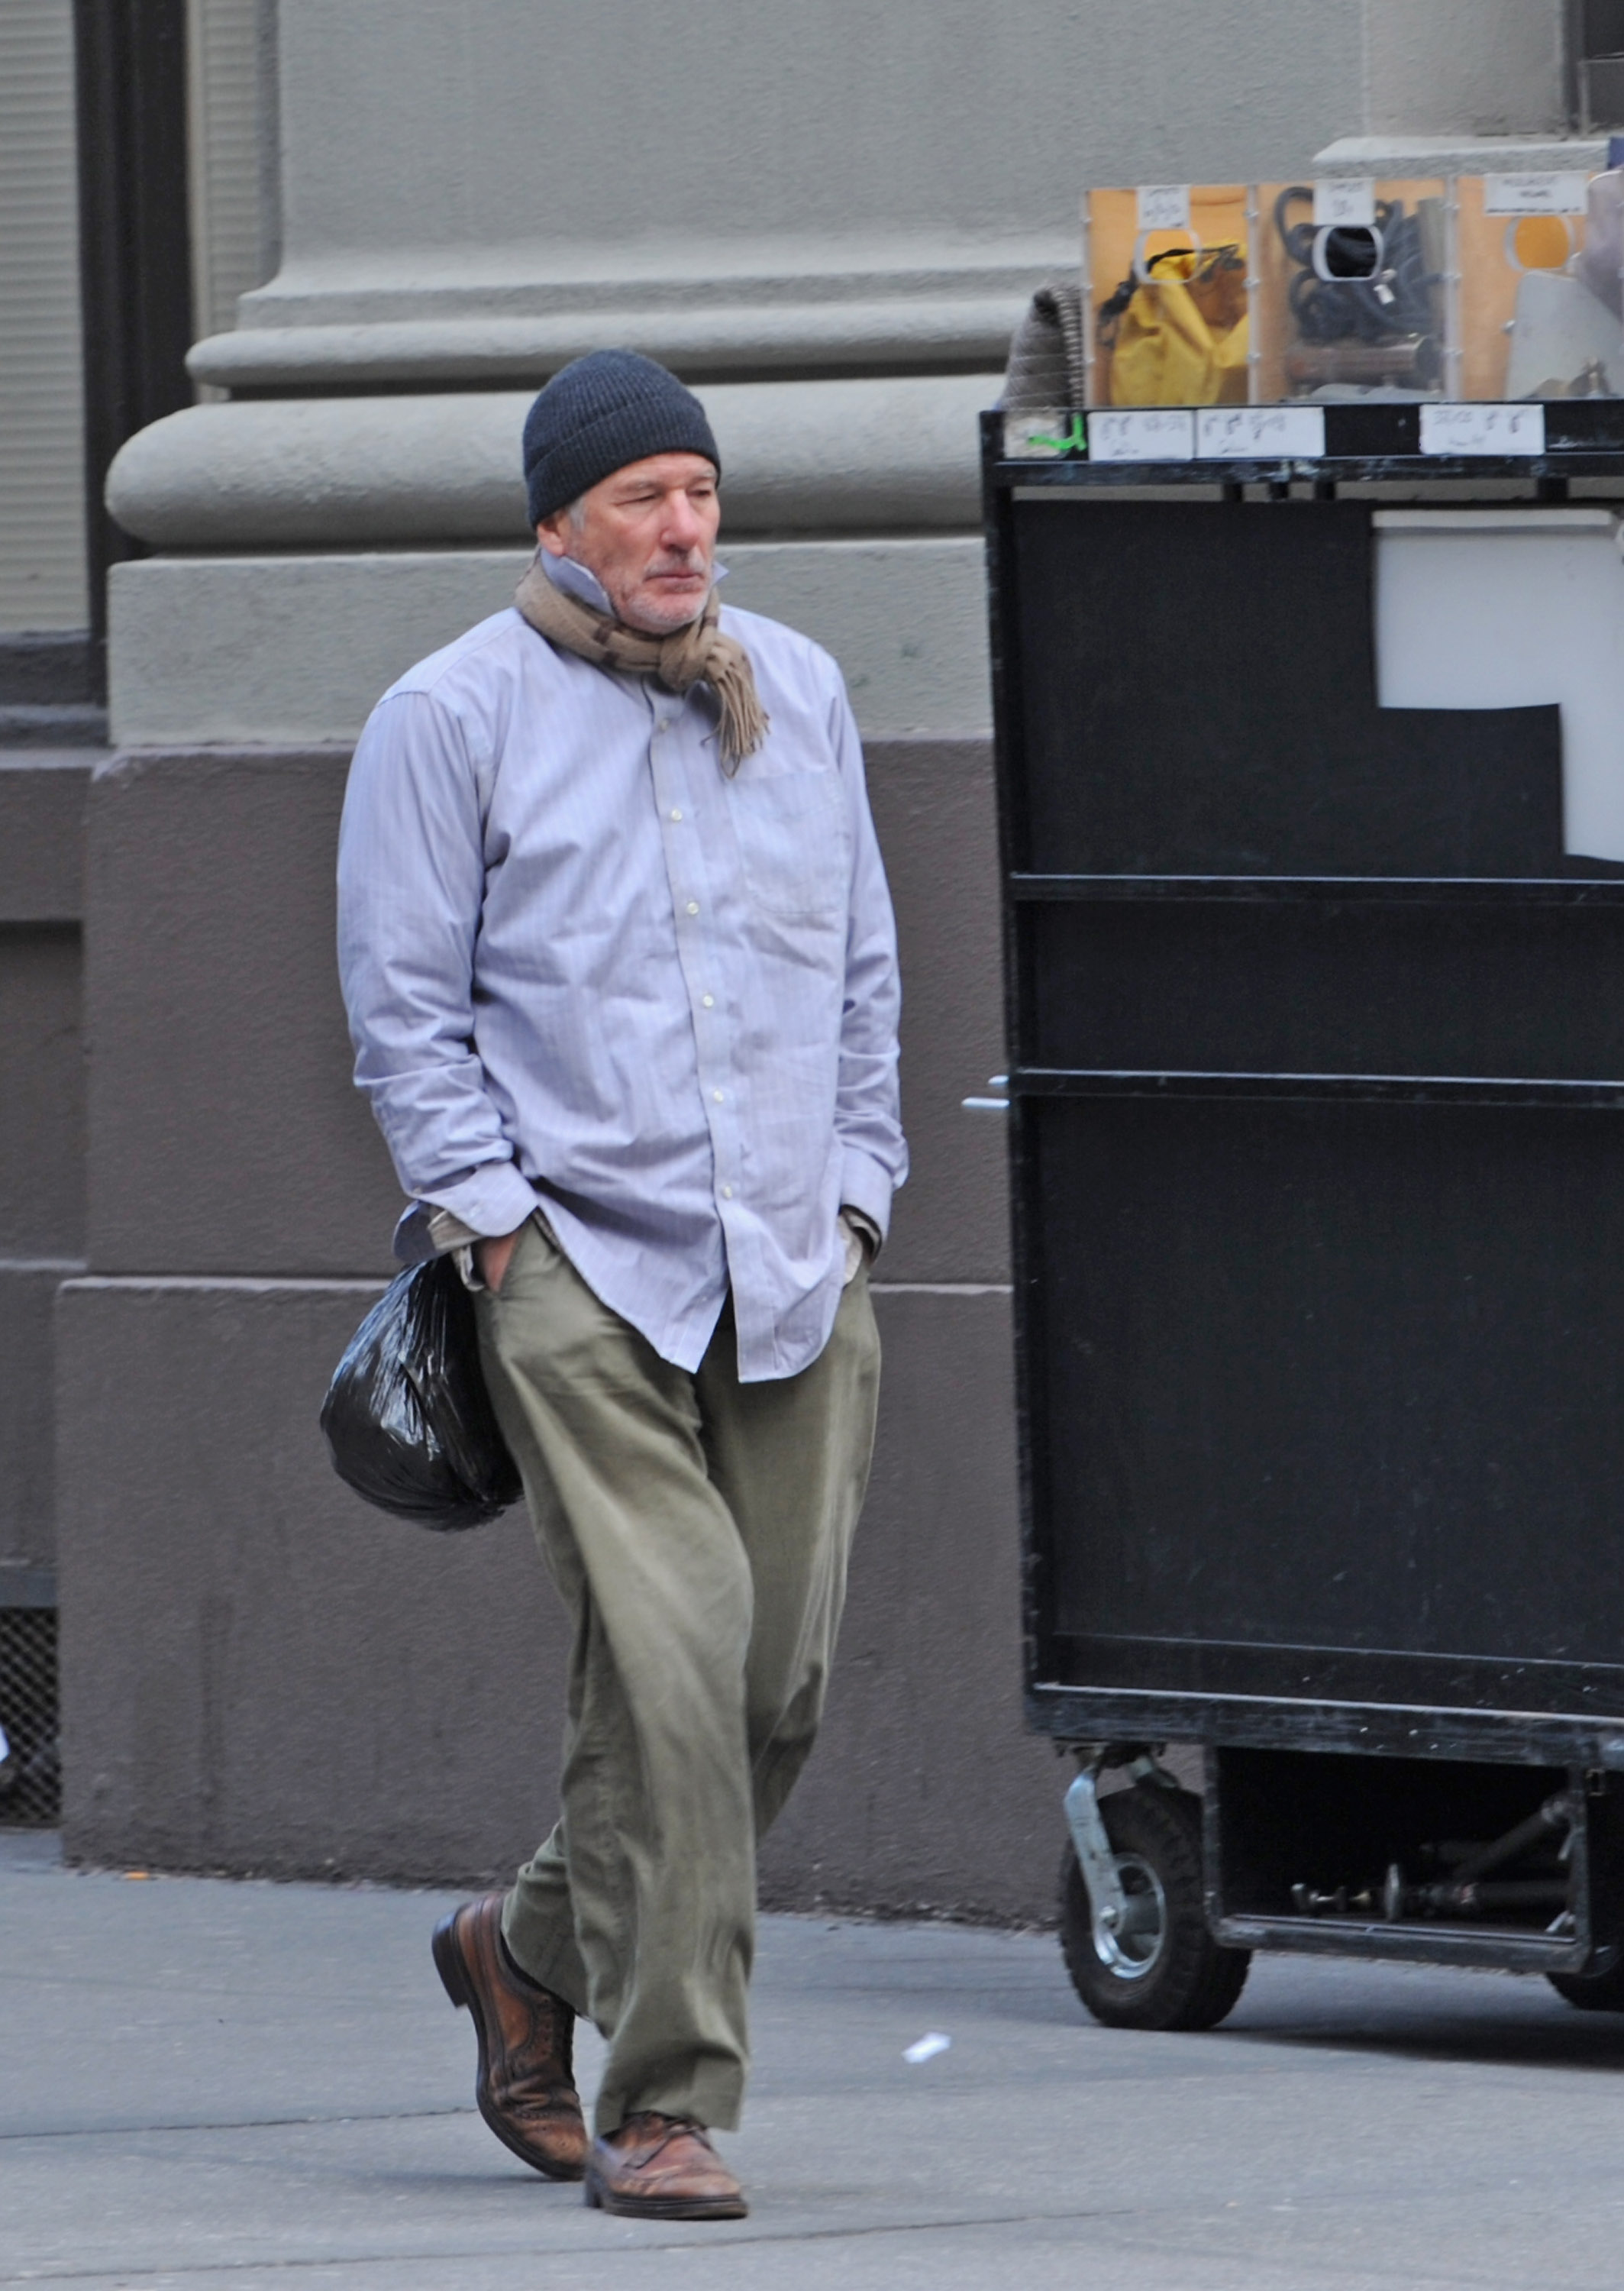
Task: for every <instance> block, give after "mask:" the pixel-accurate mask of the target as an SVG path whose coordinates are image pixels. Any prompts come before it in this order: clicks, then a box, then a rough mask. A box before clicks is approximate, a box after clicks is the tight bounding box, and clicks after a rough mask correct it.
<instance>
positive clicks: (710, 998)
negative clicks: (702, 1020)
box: [699, 994, 716, 1010]
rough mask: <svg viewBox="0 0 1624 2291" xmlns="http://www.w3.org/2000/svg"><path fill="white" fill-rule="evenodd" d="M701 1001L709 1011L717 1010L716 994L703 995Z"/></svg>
mask: <svg viewBox="0 0 1624 2291" xmlns="http://www.w3.org/2000/svg"><path fill="white" fill-rule="evenodd" d="M699 999H700V1001H702V1002H703V1004H704V1006H705V1009H707V1010H714V1009H715V1008H716V997H715V995H714V994H702V995H701V996H700V998H699Z"/></svg>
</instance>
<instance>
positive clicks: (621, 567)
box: [535, 454, 721, 637]
mask: <svg viewBox="0 0 1624 2291" xmlns="http://www.w3.org/2000/svg"><path fill="white" fill-rule="evenodd" d="M720 522H721V502H720V500H719V499H718V497H717V491H716V471H715V470H713V469H712V466H711V464H710V462H707V461H706V460H705V458H704V456H703V454H650V455H649V457H648V459H647V461H645V462H627V464H626V466H625V468H624V469H623V470H615V474H614V475H613V477H608V478H604V479H603V481H602V483H601V484H599V485H596V486H593V487H592V490H591V493H589V494H583V495H582V497H581V499H580V501H579V502H576V504H575V509H574V510H567V509H561V510H557V511H556V512H555V514H554V515H553V516H551V517H550V518H543V521H542V523H541V524H540V525H538V526H537V527H536V528H535V537H536V539H537V540H538V541H539V542H540V543H541V544H542V547H543V549H544V550H545V551H547V553H548V555H549V556H550V557H573V558H574V559H575V562H576V564H577V565H584V566H585V567H586V569H587V571H588V572H589V573H592V574H595V575H597V577H598V579H599V582H600V583H601V584H602V587H603V590H604V593H605V594H606V595H607V598H608V599H609V602H610V603H611V604H612V605H613V606H614V607H615V615H616V616H617V617H618V618H619V619H620V620H623V622H624V623H625V624H626V626H627V627H628V628H629V629H637V630H639V631H640V632H641V633H642V634H643V635H645V636H651V637H666V636H670V635H671V631H673V630H674V629H682V628H686V627H687V624H688V623H689V622H690V621H692V620H696V619H697V618H698V616H699V614H700V612H701V610H702V608H703V605H704V601H705V599H706V598H707V597H708V596H709V594H710V593H711V582H712V551H713V550H714V549H715V546H716V528H717V527H718V525H719V524H720Z"/></svg>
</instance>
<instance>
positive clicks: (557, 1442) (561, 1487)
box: [478, 1219, 880, 2133]
mask: <svg viewBox="0 0 1624 2291" xmlns="http://www.w3.org/2000/svg"><path fill="white" fill-rule="evenodd" d="M478 1316H479V1331H480V1351H481V1356H482V1359H483V1361H484V1364H485V1371H486V1380H487V1382H488V1384H489V1387H490V1392H491V1398H492V1401H493V1403H494V1406H495V1410H496V1414H497V1417H498V1419H500V1421H501V1424H502V1430H503V1432H504V1433H505V1435H506V1436H507V1439H508V1443H509V1444H510V1446H511V1449H512V1451H513V1454H514V1456H515V1458H516V1459H517V1460H518V1463H519V1469H520V1471H521V1472H522V1474H523V1475H524V1483H525V1492H526V1497H527V1501H528V1504H529V1507H530V1513H531V1516H532V1518H533V1520H534V1522H535V1529H536V1535H537V1539H538V1541H539V1543H540V1545H541V1548H542V1553H543V1557H544V1559H545V1561H546V1563H547V1566H548V1568H549V1570H550V1572H551V1575H552V1578H553V1580H554V1582H555V1583H556V1584H557V1586H558V1588H559V1591H560V1593H561V1594H562V1596H563V1597H564V1600H565V1603H566V1604H567V1607H568V1609H569V1612H570V1616H571V1619H572V1621H573V1624H574V1640H573V1644H572V1648H571V1653H570V1663H569V1680H568V1698H567V1724H566V1729H565V1744H564V1767H563V1778H562V1790H561V1796H562V1802H563V1813H562V1818H561V1819H560V1821H559V1824H558V1827H557V1828H556V1829H554V1830H553V1832H552V1834H551V1837H549V1838H548V1839H547V1840H546V1842H545V1843H544V1844H543V1845H542V1846H541V1847H540V1848H539V1849H538V1851H537V1853H536V1854H535V1858H534V1860H532V1861H530V1862H528V1863H527V1865H526V1867H525V1868H524V1869H521V1870H520V1871H519V1880H518V1883H517V1884H516V1885H515V1886H514V1888H513V1890H512V1892H511V1894H510V1895H509V1896H508V1901H507V1906H506V1909H505V1910H504V1913H503V1917H502V1932H503V1934H504V1936H505V1938H506V1941H507V1943H508V1947H509V1949H510V1950H511V1954H512V1956H513V1957H514V1958H515V1959H516V1960H517V1962H518V1963H519V1965H521V1966H522V1967H523V1968H524V1970H525V1971H526V1972H527V1973H530V1974H531V1975H532V1976H533V1978H534V1979H535V1980H537V1981H539V1982H543V1984H544V1985H545V1986H546V1987H547V1988H549V1989H551V1990H553V1991H554V1992H555V1993H556V1994H557V1995H559V1996H560V1997H562V1998H565V2000H566V2001H567V2003H568V2004H570V2005H572V2006H574V2007H575V2010H576V2012H578V2013H581V2014H585V2015H586V2016H587V2017H588V2018H589V2019H590V2020H591V2021H593V2022H595V2023H596V2024H597V2026H598V2027H599V2030H601V2031H602V2032H603V2035H604V2036H605V2038H607V2043H608V2057H607V2062H606V2064H605V2069H604V2076H603V2083H602V2086H601V2089H600V2092H599V2101H598V2111H597V2124H598V2129H599V2132H600V2133H605V2132H610V2131H613V2130H614V2129H615V2126H616V2125H618V2124H619V2123H620V2122H621V2120H622V2118H623V2117H625V2116H628V2115H630V2114H631V2113H632V2112H633V2111H634V2110H638V2109H658V2110H661V2111H663V2113H664V2114H666V2115H671V2116H690V2117H694V2118H697V2120H698V2121H699V2122H700V2123H702V2124H707V2125H714V2126H720V2128H722V2129H723V2130H730V2129H732V2128H733V2127H734V2126H736V2124H737V2122H738V2116H739V2106H740V2102H741V2100H742V2098H743V2094H744V2080H745V2077H746V2074H747V2071H748V2068H749V2057H750V2055H749V2033H748V2019H747V1990H748V1987H749V1981H750V1970H751V1960H752V1952H753V1948H754V1929H755V1893H756V1869H755V1850H756V1840H757V1838H758V1837H760V1836H761V1834H762V1833H763V1832H764V1831H765V1830H766V1829H767V1828H768V1824H769V1823H770V1822H771V1821H773V1819H774V1817H775V1815H776V1813H778V1810H779V1808H780V1807H781V1806H782V1805H783V1804H784V1800H785V1798H786V1797H788V1796H789V1793H790V1790H791V1789H792V1785H793V1783H794V1781H795V1779H796V1776H797V1775H798V1774H799V1773H800V1769H801V1767H802V1766H803V1765H804V1764H805V1763H806V1760H807V1756H808V1753H809V1751H810V1750H811V1748H812V1744H813V1740H814V1739H815V1737H816V1732H817V1725H818V1720H819V1717H820V1716H821V1714H822V1710H823V1703H824V1690H825V1687H826V1685H827V1683H828V1677H829V1667H830V1662H831V1660H832V1655H833V1652H834V1640H835V1632H836V1629H837V1628H838V1625H839V1622H840V1608H841V1604H842V1603H843V1600H844V1598H845V1590H846V1566H847V1557H848V1552H849V1550H850V1547H851V1539H852V1535H853V1532H854V1531H855V1529H856V1522H857V1514H858V1511H859V1510H860V1508H861V1506H862V1502H863V1495H864V1488H865V1486H866V1484H867V1480H868V1467H869V1459H870V1456H871V1453H872V1447H873V1436H874V1411H875V1406H876V1403H877V1400H878V1396H879V1387H880V1339H879V1335H878V1332H877V1330H876V1329H875V1326H874V1315H873V1308H872V1305H871V1304H870V1301H869V1296H868V1278H867V1274H866V1273H863V1272H859V1273H858V1274H857V1275H856V1278H855V1279H854V1280H853V1281H852V1282H850V1283H849V1284H848V1287H847V1288H846V1290H845V1291H844V1292H843V1294H842V1297H841V1300H840V1311H839V1313H838V1314H837V1316H836V1319H835V1324H834V1330H833V1333H832V1336H831V1338H830V1339H829V1343H828V1345H827V1346H825V1347H824V1351H823V1353H822V1354H821V1355H819V1357H818V1358H817V1359H816V1361H815V1362H813V1363H812V1365H811V1366H810V1367H809V1368H806V1369H803V1370H802V1371H801V1372H800V1375H799V1376H794V1377H788V1378H785V1379H782V1380H781V1381H776V1382H773V1383H767V1384H741V1383H740V1381H739V1378H738V1368H737V1347H736V1338H735V1333H734V1326H733V1314H732V1311H731V1308H730V1307H729V1308H728V1310H725V1311H724V1313H723V1314H722V1318H721V1321H720V1323H719V1325H718V1328H717V1330H716V1333H715V1335H714V1337H713V1338H712V1340H711V1344H710V1347H709V1349H708V1350H707V1352H706V1354H705V1356H704V1359H703V1361H702V1362H701V1363H700V1365H699V1368H698V1369H697V1370H696V1371H695V1372H694V1373H693V1374H691V1375H690V1374H689V1373H688V1372H687V1371H686V1370H683V1369H679V1368H673V1367H672V1366H671V1364H670V1363H669V1362H666V1361H663V1360H661V1359H660V1357H659V1355H657V1354H656V1353H655V1350H654V1348H653V1346H651V1345H649V1344H648V1342H647V1339H646V1338H643V1337H641V1336H639V1334H638V1332H637V1330H635V1329H633V1328H631V1327H630V1326H629V1324H628V1323H627V1322H624V1321H623V1320H622V1319H620V1317H619V1316H618V1314H615V1313H612V1312H611V1311H610V1310H609V1309H608V1307H607V1306H605V1305H603V1304H601V1303H600V1302H599V1299H598V1298H597V1297H596V1296H595V1295H594V1294H593V1292H592V1291H591V1289H589V1288H588V1287H587V1285H586V1283H585V1282H584V1281H583V1280H582V1278H581V1276H580V1274H578V1273H576V1272H575V1268H574V1266H572V1265H571V1264H570V1263H569V1261H568V1259H567V1258H566V1257H565V1256H564V1254H563V1252H562V1251H561V1250H559V1247H558V1244H557V1242H555V1241H554V1240H553V1239H552V1237H551V1234H549V1233H548V1231H547V1230H546V1228H545V1226H543V1224H542V1223H541V1222H540V1221H539V1220H535V1219H533V1220H532V1222H531V1223H530V1224H529V1225H528V1226H526V1227H525V1229H524V1232H523V1234H522V1235H521V1237H520V1240H519V1245H518V1247H517V1249H516V1250H514V1253H513V1257H512V1259H511V1263H510V1264H509V1266H508V1269H507V1274H506V1276H505V1277H504V1279H503V1282H502V1289H501V1292H500V1294H498V1295H495V1296H492V1295H489V1294H488V1293H487V1294H484V1295H482V1296H480V1297H479V1298H478Z"/></svg>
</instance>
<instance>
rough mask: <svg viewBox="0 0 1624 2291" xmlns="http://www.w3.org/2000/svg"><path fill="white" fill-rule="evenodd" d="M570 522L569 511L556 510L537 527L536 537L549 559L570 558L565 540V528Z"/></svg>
mask: <svg viewBox="0 0 1624 2291" xmlns="http://www.w3.org/2000/svg"><path fill="white" fill-rule="evenodd" d="M568 520H569V511H568V510H567V509H560V510H554V512H553V514H552V515H551V517H544V518H543V519H542V521H541V523H540V524H539V525H538V526H537V527H536V528H535V537H536V539H537V540H538V541H539V542H540V543H541V544H542V547H543V549H544V550H545V551H547V554H548V556H549V557H567V556H568V554H569V550H568V548H567V544H566V543H565V539H564V527H565V526H566V525H567V522H568Z"/></svg>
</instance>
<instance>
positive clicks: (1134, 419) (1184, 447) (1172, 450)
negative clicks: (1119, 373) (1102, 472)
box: [1089, 406, 1195, 462]
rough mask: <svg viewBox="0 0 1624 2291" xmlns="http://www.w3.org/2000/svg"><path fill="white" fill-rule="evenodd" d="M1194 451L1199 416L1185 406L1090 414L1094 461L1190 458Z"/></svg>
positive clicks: (1090, 458)
mask: <svg viewBox="0 0 1624 2291" xmlns="http://www.w3.org/2000/svg"><path fill="white" fill-rule="evenodd" d="M1194 454H1195V417H1194V414H1191V413H1189V412H1188V411H1187V410H1186V408H1185V407H1184V406H1145V407H1143V408H1142V409H1136V410H1135V411H1134V412H1133V413H1131V414H1127V413H1124V414H1089V461H1091V462H1188V461H1192V460H1194Z"/></svg>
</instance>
